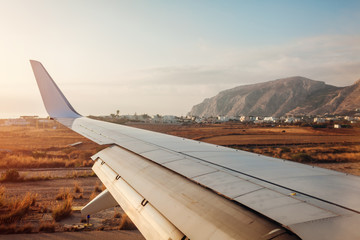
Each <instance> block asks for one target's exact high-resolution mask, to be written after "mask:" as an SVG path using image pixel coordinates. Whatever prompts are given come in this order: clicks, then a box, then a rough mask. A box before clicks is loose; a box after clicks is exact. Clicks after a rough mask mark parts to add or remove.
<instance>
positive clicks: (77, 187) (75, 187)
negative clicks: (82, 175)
mask: <svg viewBox="0 0 360 240" xmlns="http://www.w3.org/2000/svg"><path fill="white" fill-rule="evenodd" d="M83 191H84V189H82V188H81V187H80V186H79V183H78V182H75V183H74V192H75V193H81V192H83Z"/></svg>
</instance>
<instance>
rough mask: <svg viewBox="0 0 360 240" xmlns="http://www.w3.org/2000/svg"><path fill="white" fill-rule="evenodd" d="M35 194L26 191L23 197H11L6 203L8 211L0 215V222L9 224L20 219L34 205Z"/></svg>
mask: <svg viewBox="0 0 360 240" xmlns="http://www.w3.org/2000/svg"><path fill="white" fill-rule="evenodd" d="M35 202H36V195H34V194H31V193H29V192H28V193H26V195H25V197H24V198H23V199H11V201H10V203H8V206H7V207H8V213H7V214H4V215H1V216H0V224H10V223H13V222H15V221H17V220H19V219H21V218H22V217H23V216H24V215H25V214H26V213H27V212H28V210H29V208H30V206H34V205H35Z"/></svg>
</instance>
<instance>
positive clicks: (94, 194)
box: [89, 192, 97, 200]
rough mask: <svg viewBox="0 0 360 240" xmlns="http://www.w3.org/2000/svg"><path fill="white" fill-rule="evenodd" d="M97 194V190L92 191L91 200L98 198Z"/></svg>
mask: <svg viewBox="0 0 360 240" xmlns="http://www.w3.org/2000/svg"><path fill="white" fill-rule="evenodd" d="M96 196H97V193H96V192H92V193H91V195H90V197H89V200H93V199H94V198H96Z"/></svg>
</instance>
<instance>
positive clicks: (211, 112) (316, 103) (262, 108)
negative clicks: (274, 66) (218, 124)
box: [189, 77, 360, 117]
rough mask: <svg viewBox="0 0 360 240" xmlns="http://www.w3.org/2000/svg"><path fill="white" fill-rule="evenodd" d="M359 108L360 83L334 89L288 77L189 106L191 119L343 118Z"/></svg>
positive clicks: (229, 92)
mask: <svg viewBox="0 0 360 240" xmlns="http://www.w3.org/2000/svg"><path fill="white" fill-rule="evenodd" d="M357 108H360V80H359V81H357V82H356V83H355V84H353V85H351V86H348V87H335V86H331V85H327V84H325V83H324V82H320V81H314V80H311V79H308V78H304V77H290V78H285V79H279V80H274V81H270V82H265V83H258V84H252V85H245V86H239V87H235V88H232V89H229V90H225V91H222V92H220V93H219V94H218V95H216V96H215V97H212V98H207V99H205V100H204V101H203V102H202V103H200V104H198V105H195V106H193V108H192V109H191V111H190V113H189V114H190V115H192V116H207V117H209V116H217V115H224V116H240V115H245V116H275V117H279V116H284V115H286V114H307V115H317V114H319V115H322V114H325V113H328V114H346V113H349V112H351V111H354V110H355V109H357Z"/></svg>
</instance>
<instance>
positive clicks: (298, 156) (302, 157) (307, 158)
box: [292, 153, 314, 163]
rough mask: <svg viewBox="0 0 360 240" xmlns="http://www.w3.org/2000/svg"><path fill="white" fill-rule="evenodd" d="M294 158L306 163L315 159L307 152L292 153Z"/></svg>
mask: <svg viewBox="0 0 360 240" xmlns="http://www.w3.org/2000/svg"><path fill="white" fill-rule="evenodd" d="M292 160H294V161H296V162H303V163H306V162H312V161H313V160H314V159H313V158H312V157H311V156H310V155H308V154H306V153H297V154H294V155H292Z"/></svg>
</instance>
